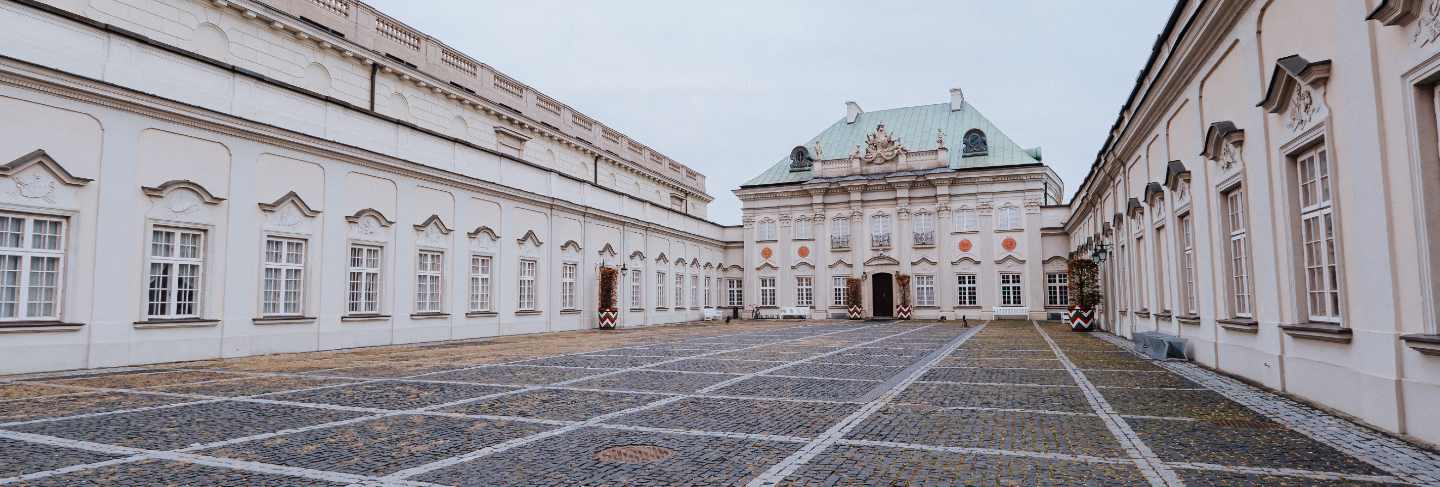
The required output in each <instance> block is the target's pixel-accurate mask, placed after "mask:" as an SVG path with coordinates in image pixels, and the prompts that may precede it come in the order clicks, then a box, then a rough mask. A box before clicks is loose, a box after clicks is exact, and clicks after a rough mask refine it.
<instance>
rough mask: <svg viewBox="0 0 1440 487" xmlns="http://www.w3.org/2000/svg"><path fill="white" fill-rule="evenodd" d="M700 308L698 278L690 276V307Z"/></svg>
mask: <svg viewBox="0 0 1440 487" xmlns="http://www.w3.org/2000/svg"><path fill="white" fill-rule="evenodd" d="M696 306H700V276H697V275H694V274H691V275H690V307H691V308H694V307H696Z"/></svg>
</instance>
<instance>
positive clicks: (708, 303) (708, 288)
mask: <svg viewBox="0 0 1440 487" xmlns="http://www.w3.org/2000/svg"><path fill="white" fill-rule="evenodd" d="M714 290H715V286H714V285H713V283H712V278H711V277H710V276H705V291H704V293H705V307H706V308H709V307H712V306H713V303H714V301H713V300H711V299H710V298H711V294H712V293H714Z"/></svg>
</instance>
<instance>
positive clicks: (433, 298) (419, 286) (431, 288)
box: [415, 250, 445, 313]
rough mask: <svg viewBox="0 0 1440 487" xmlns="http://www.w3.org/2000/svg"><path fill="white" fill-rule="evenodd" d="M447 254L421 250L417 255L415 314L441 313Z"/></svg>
mask: <svg viewBox="0 0 1440 487" xmlns="http://www.w3.org/2000/svg"><path fill="white" fill-rule="evenodd" d="M444 280H445V254H444V253H443V252H436V251H431V250H421V251H419V252H418V253H416V255H415V312H416V313H439V312H440V304H441V303H440V296H441V295H442V293H441V288H442V287H443V286H442V283H443V282H444Z"/></svg>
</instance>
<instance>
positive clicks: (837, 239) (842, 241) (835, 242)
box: [830, 235, 850, 249]
mask: <svg viewBox="0 0 1440 487" xmlns="http://www.w3.org/2000/svg"><path fill="white" fill-rule="evenodd" d="M830 248H832V249H848V248H850V236H849V235H831V236H830Z"/></svg>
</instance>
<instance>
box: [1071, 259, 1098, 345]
mask: <svg viewBox="0 0 1440 487" xmlns="http://www.w3.org/2000/svg"><path fill="white" fill-rule="evenodd" d="M1069 267H1070V269H1069V272H1070V309H1069V310H1068V312H1067V314H1068V315H1069V316H1068V318H1069V321H1070V329H1071V330H1073V331H1094V330H1095V307H1096V306H1099V305H1100V299H1101V297H1102V296H1101V294H1100V266H1098V265H1096V264H1095V261H1093V260H1090V259H1071V260H1070V265H1069Z"/></svg>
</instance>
